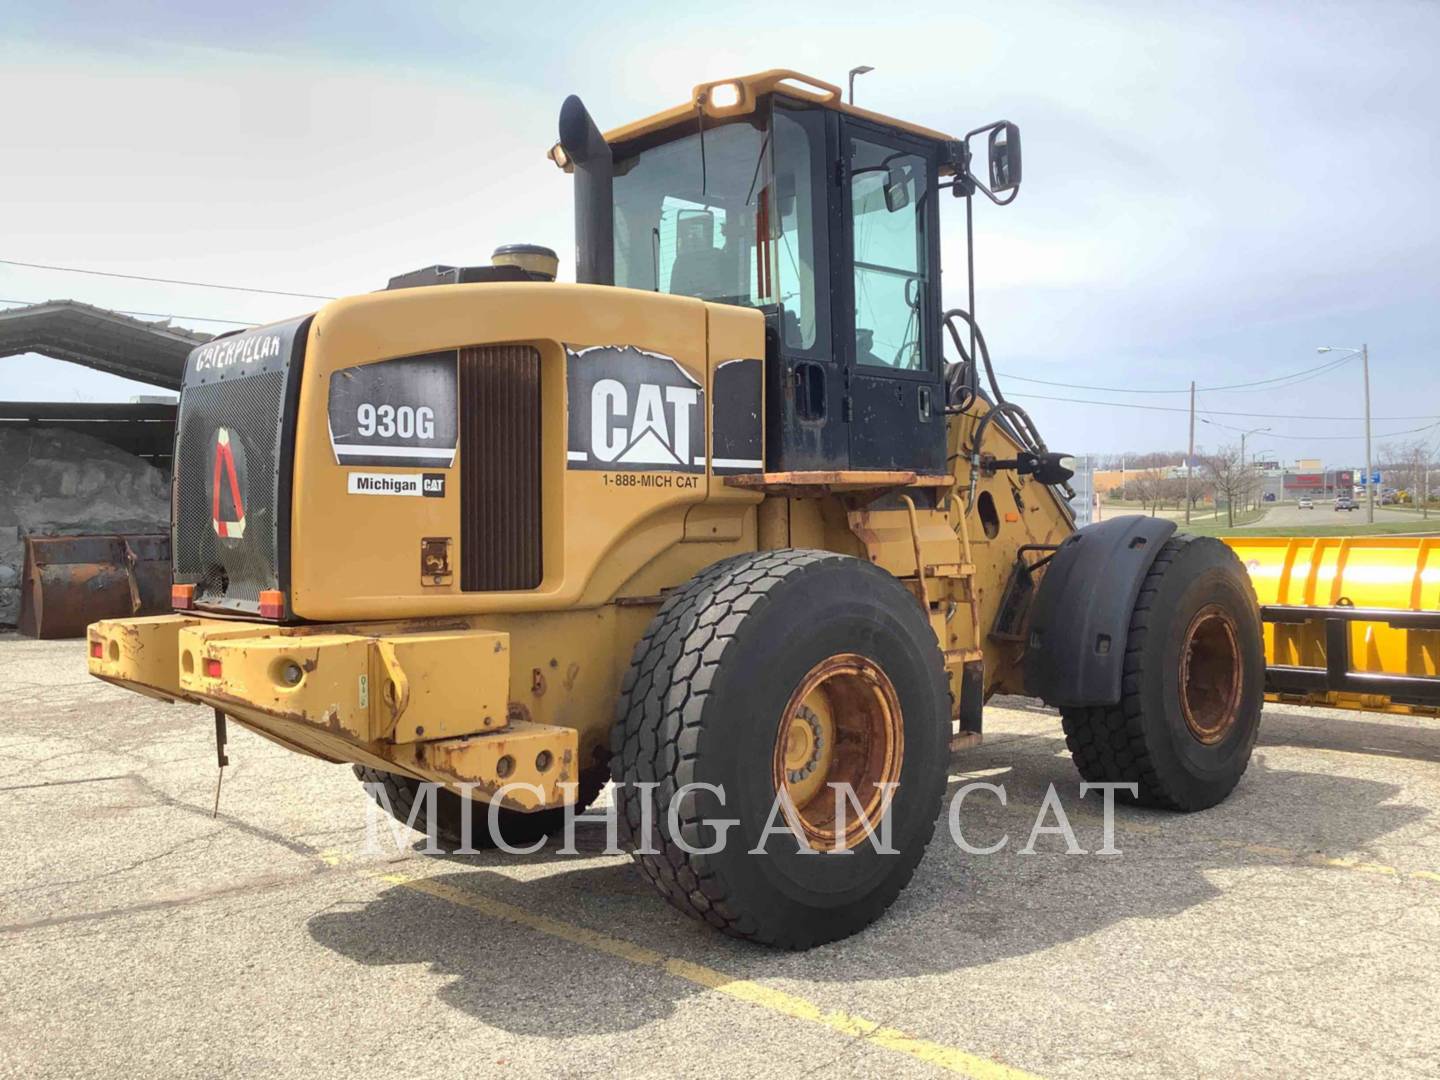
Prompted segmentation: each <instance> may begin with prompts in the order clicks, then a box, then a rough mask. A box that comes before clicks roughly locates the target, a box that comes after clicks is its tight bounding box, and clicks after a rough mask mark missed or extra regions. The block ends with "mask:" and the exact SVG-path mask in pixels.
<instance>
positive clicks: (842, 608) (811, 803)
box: [611, 550, 950, 949]
mask: <svg viewBox="0 0 1440 1080" xmlns="http://www.w3.org/2000/svg"><path fill="white" fill-rule="evenodd" d="M949 720H950V712H949V694H948V689H947V681H946V674H945V667H944V662H943V659H942V657H941V655H940V651H939V647H938V645H937V643H936V640H935V635H934V633H933V632H932V631H931V629H930V625H929V621H928V620H927V619H926V618H925V614H924V612H923V611H922V609H921V608H920V605H919V604H918V603H917V602H916V600H915V598H914V597H913V596H912V595H911V594H910V593H909V592H908V591H907V590H906V589H905V587H904V586H903V585H901V584H900V583H899V582H898V581H897V580H896V579H895V578H894V577H893V576H891V575H890V574H888V573H886V572H885V571H883V570H880V569H879V568H877V567H875V566H872V565H870V564H869V563H866V562H862V561H860V560H858V559H854V558H850V557H848V556H843V555H836V554H834V553H831V552H824V551H804V550H780V551H765V552H758V553H752V554H746V555H739V556H736V557H734V558H731V559H727V560H725V561H723V562H720V563H717V564H715V565H714V566H712V567H710V568H708V569H707V570H705V571H703V572H701V573H700V574H699V575H697V576H696V577H695V578H694V579H692V580H691V581H690V582H689V583H688V584H687V585H685V586H684V587H683V588H681V589H679V590H678V591H677V592H676V593H675V594H674V595H673V596H671V597H670V599H669V600H667V601H666V603H665V605H664V606H663V607H662V608H661V609H660V611H659V613H658V614H657V615H656V616H655V619H654V621H653V622H652V623H651V625H650V628H649V629H648V630H647V632H646V634H645V636H644V637H643V638H642V639H641V640H640V642H639V643H638V644H637V646H636V648H635V653H634V657H633V660H632V663H631V667H630V671H629V673H628V674H627V675H626V677H625V681H624V684H623V686H622V689H621V694H620V700H619V703H618V708H617V718H616V724H615V729H614V732H613V735H612V745H611V749H612V757H611V765H612V767H613V768H614V770H615V779H616V784H617V787H616V798H617V801H618V809H619V815H620V817H619V825H620V836H621V840H622V843H624V844H626V845H627V846H628V847H630V848H631V850H632V853H633V854H634V856H635V859H636V862H637V863H638V864H639V866H640V869H641V871H642V873H643V874H644V875H645V876H646V877H647V878H648V879H649V880H650V882H651V883H652V884H653V885H654V886H655V888H656V889H657V890H658V891H659V892H660V893H661V895H662V896H664V897H665V898H666V900H668V901H669V902H670V903H671V904H672V905H674V906H675V907H676V908H678V909H679V910H681V911H683V912H685V914H687V915H689V916H691V917H692V918H695V919H698V920H701V921H704V922H706V923H708V924H709V925H711V926H713V927H715V928H717V929H719V930H721V931H723V932H724V933H727V934H730V935H732V936H735V937H741V938H747V939H750V940H753V941H757V942H761V943H764V944H768V945H773V946H777V947H781V948H790V949H805V948H810V947H812V946H815V945H819V944H822V943H824V942H827V941H834V940H836V939H838V938H843V937H846V936H848V935H850V934H853V933H855V932H856V931H858V930H861V929H863V928H864V927H865V926H868V925H869V924H870V923H871V922H873V921H874V920H875V919H877V918H878V917H879V916H880V914H881V913H882V912H884V911H885V909H886V908H888V907H889V906H890V904H891V903H892V902H893V901H894V900H895V898H896V896H898V895H899V893H900V891H901V889H903V888H904V887H905V885H906V883H907V882H908V881H909V880H910V877H911V875H912V874H913V873H914V870H915V867H916V865H917V864H918V863H919V861H920V859H921V857H922V856H923V855H924V852H925V848H926V846H927V845H928V843H929V841H930V838H931V836H932V834H933V832H934V828H935V820H936V817H937V816H938V813H939V808H940V800H941V796H942V794H943V791H944V785H945V777H946V765H947V762H948V760H949V752H948V750H949ZM831 783H837V784H846V783H848V784H850V785H851V787H852V789H853V790H854V791H855V795H856V803H857V804H859V805H860V806H861V807H862V809H864V810H865V811H867V812H870V813H872V814H873V815H874V816H872V818H871V820H872V821H873V822H878V823H882V824H881V835H883V827H884V825H887V824H888V827H889V843H890V847H891V848H892V849H893V850H892V853H888V854H887V853H884V852H881V851H879V850H877V849H876V845H875V844H874V843H872V842H871V840H869V839H866V838H865V829H864V827H863V826H859V827H858V830H857V825H858V822H857V821H856V818H858V817H859V815H858V814H855V810H854V807H853V806H849V805H847V812H848V814H851V815H855V816H854V817H847V823H846V824H847V827H846V829H845V830H844V831H843V832H842V830H841V828H840V825H839V823H838V822H837V821H836V819H835V814H834V808H835V801H834V791H833V789H830V788H829V786H828V785H829V784H831ZM697 784H708V785H713V790H710V789H703V788H689V789H688V790H687V785H697ZM885 784H893V785H894V787H893V798H891V799H890V800H889V801H888V805H887V803H886V800H885V797H884V793H885V791H886V790H887V789H884V788H882V786H881V785H885ZM641 785H653V795H650V794H649V792H648V791H647V789H646V788H645V787H643V786H641ZM781 790H784V791H785V793H786V795H787V796H788V797H789V798H790V800H791V803H792V804H793V806H794V810H795V816H794V818H793V819H791V820H792V828H793V829H794V832H793V833H790V832H785V833H779V832H771V833H770V834H769V835H768V836H766V838H765V843H764V845H763V847H762V846H761V845H760V844H759V841H760V838H761V836H762V834H763V833H764V832H765V826H766V824H767V822H770V821H771V817H772V813H773V812H774V811H775V807H776V803H777V799H778V797H779V792H780V791H781ZM718 792H723V793H724V794H723V799H722V797H721V796H720V795H719V794H718ZM647 798H650V800H651V804H652V807H653V813H651V814H650V815H649V817H648V819H647V817H646V811H647V807H646V805H645V800H646V799H647ZM780 812H781V814H784V813H785V811H784V809H783V805H782V808H781V811H780ZM726 819H729V820H733V821H735V822H736V824H735V825H733V826H731V827H729V828H728V832H727V830H726V829H725V827H724V826H723V825H720V827H718V828H717V823H721V822H723V821H724V820H726ZM647 820H648V821H649V824H650V826H651V827H650V828H649V829H647V828H646V822H647ZM774 824H775V825H776V826H777V827H778V826H780V825H782V824H783V821H782V818H781V817H779V816H776V817H775V820H774ZM857 831H858V835H857ZM842 839H843V840H844V846H845V847H848V848H849V853H848V854H838V853H836V849H837V848H838V847H840V846H841V840H842ZM717 840H718V841H719V843H718V844H717ZM687 846H688V847H689V848H690V849H691V850H687V849H686V848H687ZM707 847H715V848H716V850H714V851H706V852H704V853H699V852H698V851H697V850H696V849H700V848H707ZM757 847H759V848H760V849H761V853H754V852H755V849H756V848H757Z"/></svg>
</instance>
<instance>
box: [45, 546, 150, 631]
mask: <svg viewBox="0 0 1440 1080" xmlns="http://www.w3.org/2000/svg"><path fill="white" fill-rule="evenodd" d="M169 609H170V537H169V536H168V535H166V534H164V533H154V534H149V533H147V534H130V535H110V536H27V537H26V538H25V579H24V584H23V587H22V590H21V594H20V632H21V633H22V634H28V635H29V636H30V637H37V638H72V637H84V636H85V627H87V626H88V625H90V623H92V622H95V621H96V620H98V619H115V618H124V617H127V616H131V615H155V614H159V613H160V612H163V611H168V610H169Z"/></svg>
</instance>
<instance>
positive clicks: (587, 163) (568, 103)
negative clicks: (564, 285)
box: [560, 94, 615, 285]
mask: <svg viewBox="0 0 1440 1080" xmlns="http://www.w3.org/2000/svg"><path fill="white" fill-rule="evenodd" d="M560 146H561V148H562V149H563V150H564V152H565V155H566V156H567V157H568V158H569V159H570V160H571V161H572V162H573V163H574V165H575V280H576V281H578V282H580V283H581V284H583V285H613V284H615V213H614V201H613V198H612V195H611V188H612V186H613V181H614V159H613V158H612V156H611V154H610V144H609V143H607V142H606V141H605V137H604V136H603V135H601V134H600V129H599V128H598V127H596V126H595V121H594V120H593V119H591V117H590V112H589V110H587V109H586V108H585V103H584V102H583V101H581V100H580V99H579V98H578V97H576V96H575V95H574V94H571V95H570V96H569V97H568V98H566V99H565V104H563V105H561V106H560Z"/></svg>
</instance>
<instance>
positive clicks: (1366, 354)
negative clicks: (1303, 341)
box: [1315, 345, 1375, 525]
mask: <svg viewBox="0 0 1440 1080" xmlns="http://www.w3.org/2000/svg"><path fill="white" fill-rule="evenodd" d="M1315 351H1316V352H1322V353H1327V352H1334V351H1335V346H1333V345H1321V346H1320V347H1319V348H1318V349H1316V350H1315ZM1343 351H1345V352H1348V353H1349V354H1350V355H1351V356H1354V355H1355V354H1356V353H1359V354H1360V367H1361V370H1362V371H1363V372H1364V376H1365V521H1366V522H1367V523H1369V524H1371V525H1373V524H1374V523H1375V473H1374V471H1373V470H1374V466H1373V465H1372V464H1371V462H1370V346H1369V345H1361V346H1360V347H1359V348H1358V349H1345V350H1343ZM1342 359H1343V357H1342ZM1336 362H1337V363H1339V361H1336Z"/></svg>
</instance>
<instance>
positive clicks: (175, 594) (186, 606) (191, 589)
mask: <svg viewBox="0 0 1440 1080" xmlns="http://www.w3.org/2000/svg"><path fill="white" fill-rule="evenodd" d="M170 606H171V607H172V608H174V609H175V610H176V611H189V610H190V609H191V608H193V607H194V606H195V586H194V585H171V586H170Z"/></svg>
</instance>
